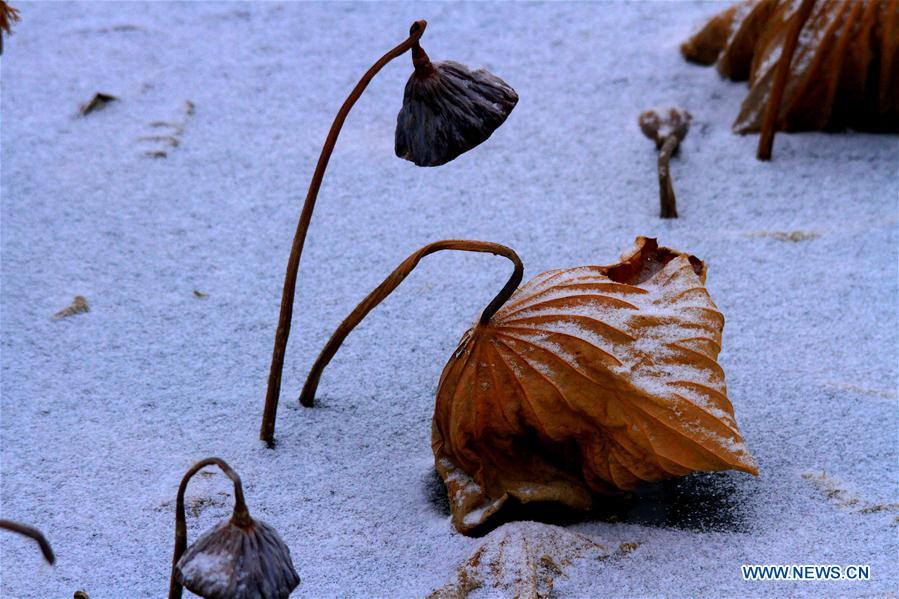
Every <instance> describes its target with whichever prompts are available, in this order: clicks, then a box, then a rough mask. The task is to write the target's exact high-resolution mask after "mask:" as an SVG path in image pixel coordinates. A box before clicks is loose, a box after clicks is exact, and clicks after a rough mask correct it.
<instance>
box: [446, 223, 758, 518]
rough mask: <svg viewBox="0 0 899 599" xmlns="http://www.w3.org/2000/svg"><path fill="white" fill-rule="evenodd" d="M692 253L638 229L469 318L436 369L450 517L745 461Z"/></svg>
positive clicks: (582, 503)
mask: <svg viewBox="0 0 899 599" xmlns="http://www.w3.org/2000/svg"><path fill="white" fill-rule="evenodd" d="M705 277H706V266H705V264H704V263H703V262H702V261H700V260H699V259H698V258H696V257H694V256H690V255H687V254H684V253H681V252H677V251H674V250H670V249H667V248H663V247H659V246H658V245H657V244H656V241H655V240H653V239H647V238H644V237H640V238H638V239H637V242H636V247H635V249H634V250H633V251H632V252H631V253H630V254H628V255H626V256H625V257H624V258H623V259H622V261H621V262H620V263H618V264H615V265H611V266H583V267H579V268H571V269H564V270H554V271H549V272H545V273H543V274H540V275H538V276H536V277H535V278H534V279H532V280H531V281H530V282H528V283H526V284H525V285H523V286H522V287H520V288H519V289H518V290H517V291H516V292H515V294H514V295H513V296H512V297H511V298H510V299H509V300H508V301H507V302H506V303H505V304H504V305H503V306H502V307H501V308H500V309H499V310H498V311H497V312H496V313H495V314H494V315H493V317H492V318H491V319H490V321H489V322H487V323H479V324H478V325H476V326H475V327H474V328H472V329H471V330H469V331H468V332H467V333H466V334H465V336H464V337H463V338H462V341H461V343H460V345H459V347H458V349H457V350H456V351H455V353H454V354H453V356H452V358H451V359H450V361H449V363H448V364H447V365H446V368H445V369H444V371H443V375H442V377H441V380H440V384H439V387H438V390H437V403H436V408H435V412H434V419H433V431H432V446H433V450H434V457H435V461H436V466H437V470H438V472H439V473H440V475H441V477H442V478H443V480H444V482H445V483H446V485H447V491H448V494H449V499H450V506H451V509H452V519H453V524H454V525H455V527H456V528H457V529H458V530H459V531H460V532H462V533H466V534H474V533H475V532H476V531H477V530H478V529H479V527H482V526H483V525H485V523H486V522H487V521H488V520H490V518H491V516H493V515H494V514H496V513H497V512H498V511H499V510H500V509H501V508H502V507H503V505H504V504H506V502H507V501H509V499H510V498H514V499H515V500H517V501H518V502H521V503H529V502H558V503H562V504H565V505H568V506H570V507H573V508H576V509H589V508H590V507H591V506H592V504H593V501H594V494H596V493H599V494H602V493H607V492H612V491H614V490H616V489H622V490H625V489H631V488H633V487H634V486H636V485H637V484H638V483H640V482H642V481H659V480H662V479H666V478H670V477H675V476H683V475H686V474H689V473H691V472H694V471H716V470H727V469H736V470H742V471H745V472H749V473H752V474H757V472H758V471H757V468H756V465H755V463H754V461H753V459H752V457H751V455H750V454H749V452H748V450H747V448H746V446H745V444H744V441H743V437H742V436H741V434H740V430H739V428H738V426H737V422H736V420H735V418H734V412H733V407H732V406H731V404H730V401H729V400H728V398H727V389H726V386H725V380H724V372H723V371H722V369H721V367H720V366H719V365H718V363H717V361H716V360H717V356H718V352H719V351H720V349H721V333H722V329H723V326H724V317H723V316H722V315H721V313H720V312H719V311H718V309H717V308H716V306H715V304H714V302H713V301H712V299H711V297H710V296H709V293H708V291H707V290H706V288H705V286H704V282H705Z"/></svg>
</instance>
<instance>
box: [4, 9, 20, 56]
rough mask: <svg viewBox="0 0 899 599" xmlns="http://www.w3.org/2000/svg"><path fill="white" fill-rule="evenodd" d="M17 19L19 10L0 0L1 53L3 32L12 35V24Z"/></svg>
mask: <svg viewBox="0 0 899 599" xmlns="http://www.w3.org/2000/svg"><path fill="white" fill-rule="evenodd" d="M18 20H19V11H18V10H17V9H15V8H13V7H12V6H10V5H9V4H7V3H6V2H3V0H0V54H3V34H4V33H6V35H12V24H13V23H15V22H16V21H18Z"/></svg>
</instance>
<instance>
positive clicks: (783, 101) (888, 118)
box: [681, 0, 899, 133]
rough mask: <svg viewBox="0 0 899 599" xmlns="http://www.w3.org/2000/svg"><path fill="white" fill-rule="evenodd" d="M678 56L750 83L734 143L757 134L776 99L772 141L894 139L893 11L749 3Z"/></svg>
mask: <svg viewBox="0 0 899 599" xmlns="http://www.w3.org/2000/svg"><path fill="white" fill-rule="evenodd" d="M793 34H795V35H796V38H795V40H793V44H790V43H789V42H790V41H791V37H792V35H793ZM791 45H792V52H790V49H791V48H790V47H789V46H791ZM681 52H682V53H683V55H684V57H686V58H687V59H688V60H691V61H693V62H697V63H700V64H713V63H715V64H716V66H717V69H718V72H719V73H720V74H721V75H722V76H723V77H727V78H728V79H731V80H734V81H744V80H747V79H748V80H749V94H748V95H747V96H746V99H745V100H744V101H743V105H742V107H741V109H740V114H739V116H738V117H737V119H736V121H735V122H734V125H733V128H734V130H735V131H736V132H738V133H749V132H755V131H760V130H762V128H763V119H764V113H765V111H766V108H767V105H768V103H769V102H768V101H769V98H770V97H773V96H776V95H780V97H779V98H775V100H776V104H778V106H775V107H774V114H773V127H774V129H775V130H778V131H807V130H825V129H826V130H832V129H841V128H844V127H851V128H854V129H861V130H872V131H897V130H899V3H897V2H895V1H893V0H858V1H853V2H845V1H843V0H818V1H817V2H814V0H804V1H803V2H792V1H789V0H747V1H744V2H739V3H737V4H735V5H734V6H732V7H730V8H729V9H727V10H725V11H724V12H722V13H720V14H718V15H716V16H715V17H713V18H712V19H711V20H710V21H709V22H708V23H707V24H706V25H705V26H704V27H703V28H702V29H701V30H700V31H699V32H698V33H697V34H696V35H694V36H693V37H692V38H690V39H689V40H687V41H686V42H685V43H684V44H683V45H682V46H681ZM784 60H786V62H785V64H784V67H783V68H784V69H785V73H784V74H785V79H784V81H783V82H781V83H780V86H781V89H777V88H778V81H777V70H778V66H779V64H780V63H783V62H784Z"/></svg>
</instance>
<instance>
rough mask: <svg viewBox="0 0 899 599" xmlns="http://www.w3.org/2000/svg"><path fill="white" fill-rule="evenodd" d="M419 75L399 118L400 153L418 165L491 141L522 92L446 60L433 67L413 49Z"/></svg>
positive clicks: (441, 161)
mask: <svg viewBox="0 0 899 599" xmlns="http://www.w3.org/2000/svg"><path fill="white" fill-rule="evenodd" d="M413 59H414V60H415V65H416V68H415V71H414V72H413V73H412V76H411V77H409V81H408V83H406V90H405V93H404V94H403V107H402V109H400V112H399V115H398V116H397V119H396V143H395V150H396V155H397V156H398V157H400V158H405V159H406V160H411V161H412V162H414V163H415V164H416V165H418V166H439V165H441V164H445V163H447V162H449V161H450V160H453V159H454V158H456V157H457V156H459V155H460V154H462V153H464V152H466V151H468V150H470V149H471V148H473V147H475V146H477V145H478V144H480V143H482V142H484V141H486V140H487V138H489V137H490V136H491V135H492V134H493V131H494V130H496V128H497V127H499V126H500V125H502V124H503V122H504V121H505V120H506V117H507V116H509V113H510V112H512V109H513V108H515V104H516V103H517V102H518V94H517V93H515V90H514V89H512V88H511V87H509V85H508V84H507V83H506V82H505V81H503V80H502V79H500V78H499V77H497V76H496V75H494V74H492V73H490V72H488V71H486V70H484V69H477V70H470V69H469V68H468V67H466V66H465V65H463V64H459V63H458V62H453V61H451V60H447V61H444V62H435V63H431V62H430V61H428V59H427V55H426V54H424V51H423V50H421V49H420V48H413Z"/></svg>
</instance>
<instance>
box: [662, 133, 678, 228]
mask: <svg viewBox="0 0 899 599" xmlns="http://www.w3.org/2000/svg"><path fill="white" fill-rule="evenodd" d="M679 145H680V140H679V139H678V138H677V136H676V135H669V136H668V137H666V138H665V142H664V143H663V144H662V148H661V150H659V205H660V214H659V216H661V217H662V218H677V199H676V198H675V197H674V186H673V185H672V183H671V169H670V168H669V165H668V163H669V162H670V161H671V155H672V154H674V152H676V151H677V146H679Z"/></svg>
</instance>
